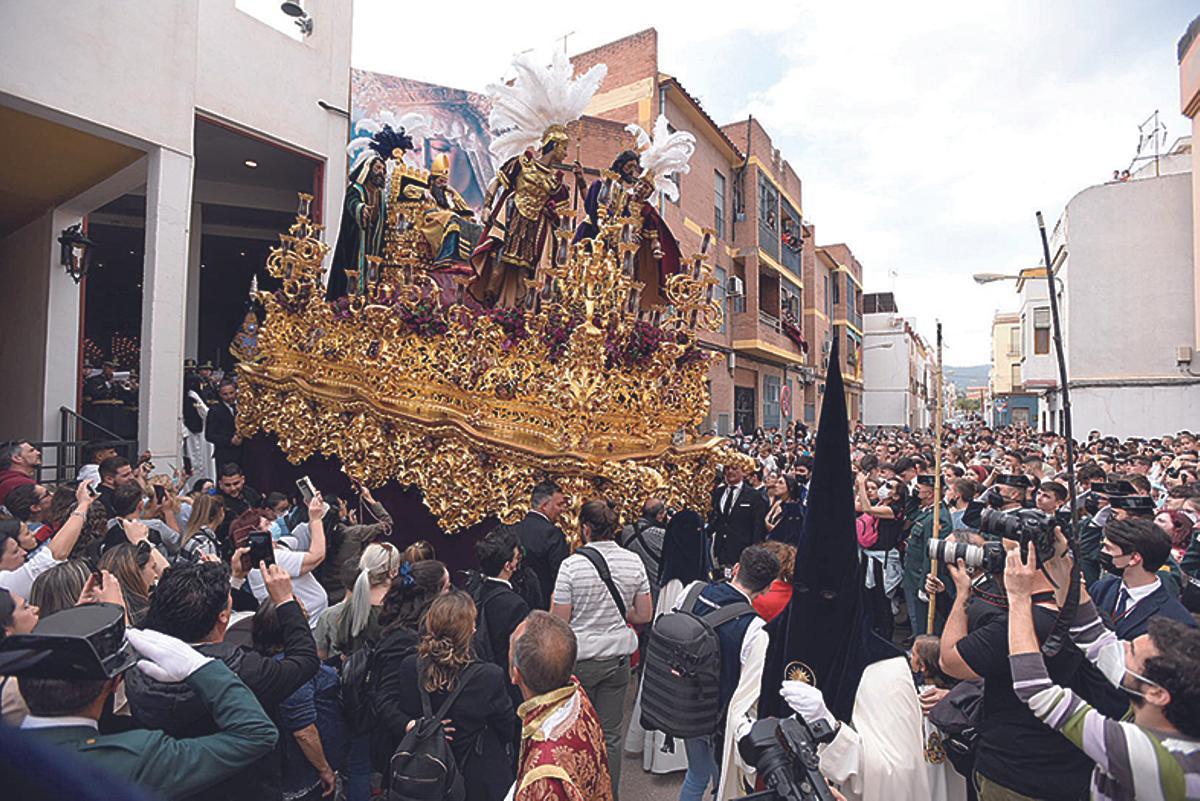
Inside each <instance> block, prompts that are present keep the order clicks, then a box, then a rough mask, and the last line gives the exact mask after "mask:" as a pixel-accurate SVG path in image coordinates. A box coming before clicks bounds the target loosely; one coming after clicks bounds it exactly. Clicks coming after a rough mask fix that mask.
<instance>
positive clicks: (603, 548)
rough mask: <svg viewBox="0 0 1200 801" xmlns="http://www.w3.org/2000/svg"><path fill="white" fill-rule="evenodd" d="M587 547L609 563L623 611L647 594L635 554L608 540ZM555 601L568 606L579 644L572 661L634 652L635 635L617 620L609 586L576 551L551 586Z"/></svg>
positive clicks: (642, 566) (616, 610) (605, 657)
mask: <svg viewBox="0 0 1200 801" xmlns="http://www.w3.org/2000/svg"><path fill="white" fill-rule="evenodd" d="M589 547H591V548H592V549H594V550H596V551H599V552H600V554H601V556H602V557H603V558H604V561H605V562H606V563H607V564H608V572H609V573H610V574H612V581H613V584H614V585H615V586H616V588H617V592H618V593H619V594H620V595H621V600H622V601H623V602H624V603H625V609H626V611H627V612H628V610H630V609H633V604H634V599H635V598H637V596H639V595H648V594H649V593H650V581H649V579H647V578H646V568H645V566H644V565H643V564H642V559H641V557H640V556H638V555H637V554H635V553H634V552H633V551H627V550H625V549H624V548H622V547H621V546H620V545H618V544H617V543H615V542H613V541H611V540H602V541H599V542H593V543H590V545H589ZM554 603H556V604H558V605H560V606H570V607H571V630H572V631H574V632H575V639H576V640H577V641H578V643H579V651H578V654H577V656H576V658H577V659H580V660H582V659H608V658H611V657H615V656H628V655H629V654H632V653H633V652H634V651H636V650H637V633H636V632H634V630H633V629H632V628H630V627H629V625H628V624H627V623H626V622H625V619H624V618H622V617H621V612H620V610H618V609H617V605H616V603H614V602H613V597H612V594H611V593H609V591H608V587H606V586H604V582H603V581H601V580H600V574H599V573H597V572H596V568H595V567H594V566H593V565H592V563H591V562H589V561H588V558H587V557H586V556H583V555H581V554H578V553H576V554H572V555H571V556H568V557H567V558H566V559H564V560H563V563H562V565H561V566H560V567H559V569H558V579H557V581H556V582H555V584H554Z"/></svg>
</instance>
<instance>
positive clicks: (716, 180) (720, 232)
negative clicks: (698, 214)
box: [713, 170, 725, 239]
mask: <svg viewBox="0 0 1200 801" xmlns="http://www.w3.org/2000/svg"><path fill="white" fill-rule="evenodd" d="M713 228H715V229H716V231H717V238H718V239H724V238H725V176H724V175H722V174H721V173H720V172H717V171H716V170H714V171H713Z"/></svg>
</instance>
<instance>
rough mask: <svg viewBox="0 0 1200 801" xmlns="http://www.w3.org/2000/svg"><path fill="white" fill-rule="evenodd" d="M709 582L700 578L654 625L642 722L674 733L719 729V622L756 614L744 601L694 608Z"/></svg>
mask: <svg viewBox="0 0 1200 801" xmlns="http://www.w3.org/2000/svg"><path fill="white" fill-rule="evenodd" d="M704 588H705V585H704V584H697V585H696V586H695V587H693V588H692V589H691V590H690V591H689V592H688V594H687V596H686V597H685V598H684V599H683V604H682V605H681V606H680V608H679V610H678V611H675V612H668V613H666V614H663V615H660V616H659V618H658V619H657V620H655V621H654V625H653V626H652V627H651V628H650V642H649V644H648V645H647V646H646V662H645V665H644V667H643V668H642V727H643V728H644V729H646V730H647V731H661V732H663V733H664V734H667V735H670V736H672V737H703V736H705V735H708V734H712V733H713V732H715V731H716V730H717V726H718V725H719V724H720V722H721V718H722V715H723V714H724V712H725V710H723V709H722V708H721V706H720V694H721V642H720V640H719V639H718V637H717V628H718V627H719V626H721V625H722V624H725V623H728V622H729V621H731V620H734V619H736V618H739V617H741V616H742V615H752V614H754V607H752V606H751V605H750V604H748V603H746V602H745V601H742V602H740V603H733V604H729V605H727V606H722V607H720V608H719V609H714V610H713V611H711V612H709V613H707V614H705V615H703V616H701V615H697V614H694V613H693V612H692V609H694V608H695V606H696V600H697V599H698V598H699V597H700V593H701V591H703V590H704Z"/></svg>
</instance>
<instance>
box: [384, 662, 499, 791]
mask: <svg viewBox="0 0 1200 801" xmlns="http://www.w3.org/2000/svg"><path fill="white" fill-rule="evenodd" d="M480 666H481V665H480V663H478V662H473V663H471V664H470V665H467V667H466V668H464V669H463V671H462V673H461V674H459V677H458V684H457V685H456V686H455V688H454V689H453V690H451V691H450V694H449V695H447V696H446V700H445V701H444V702H443V703H442V705H441V707H439V708H438V710H437V712H434V711H433V707H432V704H431V703H430V700H429V693H428V692H426V691H425V687H424V685H423V684H422V683H421V680H420V678H418V679H417V689H418V690H419V691H420V693H421V715H422V716H421V717H420V718H418V719H417V721H416V723H414V724H413V727H412V728H411V729H409V730H408V732H407V733H406V734H405V735H404V739H402V740H401V741H400V744H399V745H398V746H396V751H395V753H393V754H392V758H391V761H390V762H389V763H388V776H389V777H390V782H389V784H388V801H464V799H465V798H466V792H467V791H466V786H465V785H464V783H463V775H462V772H461V771H460V770H459V769H458V762H457V761H456V760H455V758H454V752H453V751H451V750H450V741H449V740H447V739H446V729H445V727H444V726H443V724H442V719H443V718H445V717H446V713H447V712H448V711H449V710H450V706H451V704H453V703H454V701H455V699H456V698H458V694H459V693H461V692H462V691H463V689H464V688H465V687H466V686H467V683H468V682H469V681H470V679H471V676H472V675H474V673H475V671H476V669H478V668H479V667H480ZM420 673H421V670H420V665H419V663H418V669H417V674H418V677H419V675H420Z"/></svg>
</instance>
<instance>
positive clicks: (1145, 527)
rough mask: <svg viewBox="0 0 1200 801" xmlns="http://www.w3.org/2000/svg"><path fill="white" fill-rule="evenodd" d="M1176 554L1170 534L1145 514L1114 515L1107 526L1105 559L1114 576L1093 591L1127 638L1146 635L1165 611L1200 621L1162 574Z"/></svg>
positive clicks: (1106, 616) (1190, 623) (1112, 623)
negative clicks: (1185, 605) (1173, 551)
mask: <svg viewBox="0 0 1200 801" xmlns="http://www.w3.org/2000/svg"><path fill="white" fill-rule="evenodd" d="M1170 555H1171V538H1170V536H1169V535H1168V534H1167V532H1165V531H1163V530H1162V529H1161V528H1159V527H1158V526H1157V525H1155V524H1154V523H1153V522H1151V521H1149V520H1146V519H1145V518H1139V517H1129V518H1125V519H1123V520H1115V519H1114V520H1111V521H1109V523H1108V524H1107V525H1106V526H1105V527H1104V545H1103V546H1102V548H1101V550H1100V564H1101V566H1102V567H1103V568H1104V570H1105V571H1106V572H1107V573H1109V574H1110V575H1108V576H1105V577H1104V578H1102V579H1100V580H1099V581H1097V582H1096V583H1095V585H1093V586H1092V587H1091V588H1090V589H1089V590H1088V592H1089V593H1091V596H1092V600H1094V601H1095V602H1096V608H1097V609H1098V610H1100V614H1101V616H1102V617H1103V618H1104V619H1105V622H1106V623H1108V624H1109V626H1110V627H1111V628H1112V629H1113V630H1114V631H1115V632H1116V634H1117V636H1118V637H1120V638H1121V639H1122V640H1133V639H1134V638H1136V637H1139V636H1141V635H1143V634H1145V633H1146V632H1147V630H1148V629H1149V624H1150V619H1151V618H1152V617H1155V616H1159V615H1161V616H1164V617H1169V618H1171V619H1173V620H1178V621H1179V622H1180V623H1184V624H1186V625H1188V626H1193V627H1194V626H1195V625H1196V621H1195V620H1193V618H1192V616H1191V614H1190V613H1189V612H1188V611H1187V609H1185V608H1184V606H1183V604H1181V603H1180V602H1179V599H1178V598H1176V597H1174V596H1173V595H1171V593H1170V592H1168V591H1167V588H1166V587H1164V586H1163V582H1162V580H1161V579H1160V578H1159V577H1158V575H1157V574H1158V572H1159V568H1161V567H1162V566H1163V565H1164V564H1166V561H1167V558H1168V557H1169V556H1170Z"/></svg>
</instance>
